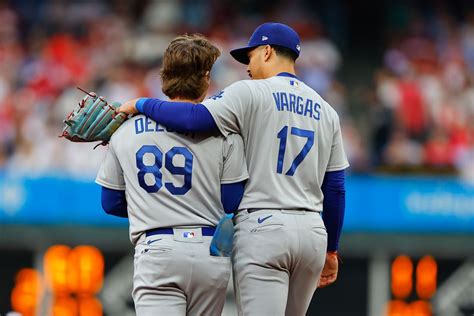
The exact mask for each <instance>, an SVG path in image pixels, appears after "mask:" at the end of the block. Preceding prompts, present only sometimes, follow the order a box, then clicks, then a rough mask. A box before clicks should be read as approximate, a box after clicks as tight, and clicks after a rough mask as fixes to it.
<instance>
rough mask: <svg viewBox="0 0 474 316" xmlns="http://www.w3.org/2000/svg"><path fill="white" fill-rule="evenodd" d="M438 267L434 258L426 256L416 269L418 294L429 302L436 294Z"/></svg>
mask: <svg viewBox="0 0 474 316" xmlns="http://www.w3.org/2000/svg"><path fill="white" fill-rule="evenodd" d="M437 275H438V266H437V264H436V261H435V259H434V258H433V257H432V256H424V257H423V258H421V260H420V261H419V262H418V265H417V267H416V293H417V294H418V297H419V298H422V299H425V300H429V299H430V298H431V297H432V296H433V295H434V293H435V292H436V283H437V282H436V279H437Z"/></svg>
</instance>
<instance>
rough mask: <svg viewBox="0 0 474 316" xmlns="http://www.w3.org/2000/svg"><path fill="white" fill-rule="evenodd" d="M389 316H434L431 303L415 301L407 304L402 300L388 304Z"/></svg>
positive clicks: (387, 312)
mask: <svg viewBox="0 0 474 316" xmlns="http://www.w3.org/2000/svg"><path fill="white" fill-rule="evenodd" d="M385 315H387V316H432V310H431V305H430V303H428V302H426V301H415V302H413V303H406V302H404V301H400V300H393V301H390V302H388V304H387V310H386V314H385Z"/></svg>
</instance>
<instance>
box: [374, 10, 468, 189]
mask: <svg viewBox="0 0 474 316" xmlns="http://www.w3.org/2000/svg"><path fill="white" fill-rule="evenodd" d="M395 9H397V8H395ZM398 9H402V8H398ZM400 11H401V13H402V14H401V16H406V18H405V19H403V18H400V19H399V20H402V21H399V23H398V25H397V27H396V29H397V30H398V31H395V32H393V33H392V36H391V37H390V38H389V43H388V45H387V49H386V51H385V53H384V56H383V65H382V67H381V68H379V69H378V71H376V73H375V76H374V78H375V102H373V104H372V105H373V108H372V109H371V122H372V128H373V129H372V132H371V136H372V137H371V140H372V148H373V154H372V158H373V162H372V163H373V164H374V165H379V166H380V165H382V166H395V167H407V168H417V167H420V166H423V167H425V168H429V169H430V170H432V171H436V170H446V169H448V170H449V169H455V170H457V171H458V173H459V174H460V175H461V176H462V177H464V178H465V179H468V180H471V181H474V11H471V12H467V13H466V14H465V16H463V17H462V18H458V19H456V18H455V17H454V16H453V15H451V14H449V13H448V11H446V10H443V9H442V8H438V10H435V11H434V12H432V13H431V14H429V15H425V16H422V15H419V14H416V13H414V12H413V11H411V12H407V10H406V9H405V11H403V10H400Z"/></svg>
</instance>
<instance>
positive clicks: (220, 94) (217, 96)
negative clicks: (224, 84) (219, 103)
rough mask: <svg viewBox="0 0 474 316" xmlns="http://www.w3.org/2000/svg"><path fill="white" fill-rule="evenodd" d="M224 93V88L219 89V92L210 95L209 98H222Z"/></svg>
mask: <svg viewBox="0 0 474 316" xmlns="http://www.w3.org/2000/svg"><path fill="white" fill-rule="evenodd" d="M223 94H224V90H221V91H219V92H218V93H216V94H214V95H213V96H212V97H209V99H213V100H217V99H220V98H222V96H223Z"/></svg>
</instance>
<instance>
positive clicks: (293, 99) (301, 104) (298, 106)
mask: <svg viewBox="0 0 474 316" xmlns="http://www.w3.org/2000/svg"><path fill="white" fill-rule="evenodd" d="M272 95H273V99H274V100H275V105H276V108H277V110H278V111H287V112H292V113H295V114H299V115H303V116H307V117H310V118H313V119H314V120H316V121H319V119H320V118H321V112H320V109H321V105H320V104H319V103H317V102H316V101H313V100H311V99H306V101H305V100H304V99H303V97H302V96H299V95H295V94H293V93H286V92H273V93H272Z"/></svg>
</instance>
